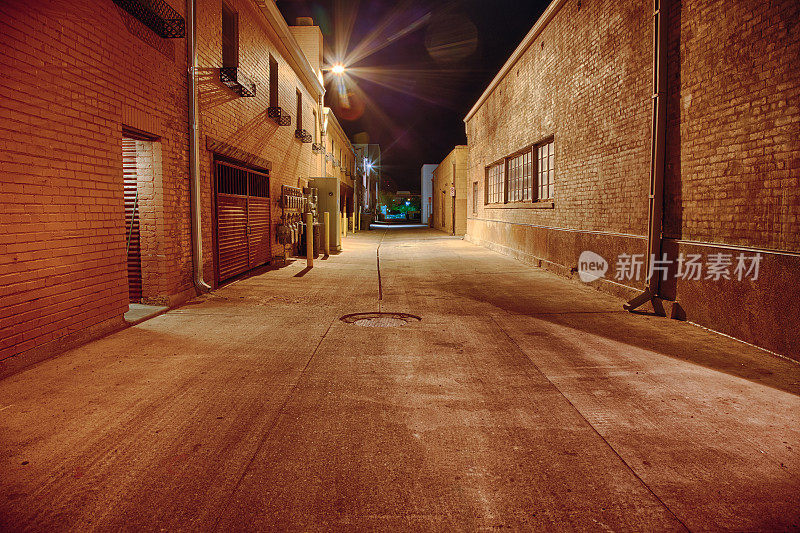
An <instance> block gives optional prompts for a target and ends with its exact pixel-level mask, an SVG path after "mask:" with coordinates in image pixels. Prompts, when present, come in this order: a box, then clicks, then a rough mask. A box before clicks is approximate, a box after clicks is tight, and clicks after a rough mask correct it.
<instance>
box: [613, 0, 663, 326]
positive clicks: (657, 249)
mask: <svg viewBox="0 0 800 533" xmlns="http://www.w3.org/2000/svg"><path fill="white" fill-rule="evenodd" d="M666 1H667V0H653V120H652V124H651V129H650V131H651V136H650V137H651V144H650V195H649V199H650V207H649V212H648V224H647V226H648V228H647V261H646V275H647V278H646V283H647V286H646V288H645V290H644V292H642V293H641V294H640V295H638V296H636V297H635V298H634V299H632V300H631V301H629V302H628V303H626V304H625V305H623V308H624V309H626V310H628V311H633V310H634V309H636V308H637V307H639V306H641V305H643V304H644V303H646V302H648V301H652V302H653V307H654V308H655V309H656V312H657V313H658V314H663V310H662V309H661V304H660V302H659V301H656V298H658V296H659V289H660V276H659V275H656V273H655V272H651V264H652V261H653V260H654V259H661V253H662V252H661V232H662V224H663V210H664V160H665V155H664V144H665V139H664V137H665V132H666V125H667V114H666V109H667V68H666V67H667V32H666V21H665V18H666V8H665V6H664V4H665V3H666Z"/></svg>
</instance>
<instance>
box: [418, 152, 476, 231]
mask: <svg viewBox="0 0 800 533" xmlns="http://www.w3.org/2000/svg"><path fill="white" fill-rule="evenodd" d="M468 151H469V150H468V149H467V147H466V146H463V145H461V146H456V147H455V148H453V150H452V151H451V152H450V153H449V154H447V157H445V158H444V160H443V161H442V162H441V163H439V164H438V165H437V166H436V168H435V169H433V186H432V192H431V196H432V198H433V201H432V204H431V216H432V223H431V227H432V228H435V229H438V230H441V231H444V232H446V233H449V234H451V235H464V233H465V232H466V229H467V153H468ZM423 201H424V198H423ZM453 228H455V230H454V229H453Z"/></svg>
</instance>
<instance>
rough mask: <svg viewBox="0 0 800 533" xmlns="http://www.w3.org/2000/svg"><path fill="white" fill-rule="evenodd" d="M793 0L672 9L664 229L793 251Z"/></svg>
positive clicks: (798, 174) (798, 184) (797, 122)
mask: <svg viewBox="0 0 800 533" xmlns="http://www.w3.org/2000/svg"><path fill="white" fill-rule="evenodd" d="M798 21H800V2H797V1H794V0H783V1H775V2H760V1H755V0H752V1H740V2H724V1H720V0H717V1H713V2H696V1H695V2H680V1H676V2H674V4H673V5H672V7H671V13H670V44H669V55H668V58H669V65H668V70H669V84H670V85H669V99H668V117H669V126H668V138H667V168H666V176H665V190H666V201H665V208H666V209H665V219H666V224H665V234H666V235H668V236H670V237H674V238H682V239H685V240H694V241H710V242H717V243H727V244H735V245H744V246H755V247H763V248H775V249H782V250H793V251H798V250H800V231H798V227H800V22H798Z"/></svg>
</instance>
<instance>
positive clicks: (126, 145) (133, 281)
mask: <svg viewBox="0 0 800 533" xmlns="http://www.w3.org/2000/svg"><path fill="white" fill-rule="evenodd" d="M122 179H123V183H124V187H125V247H126V249H127V253H128V259H127V264H128V295H129V298H130V301H131V302H139V301H141V299H142V251H141V245H140V239H139V207H140V206H139V192H138V191H139V187H138V184H137V181H138V175H137V168H136V139H131V138H129V137H123V138H122Z"/></svg>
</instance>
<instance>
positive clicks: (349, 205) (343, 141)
mask: <svg viewBox="0 0 800 533" xmlns="http://www.w3.org/2000/svg"><path fill="white" fill-rule="evenodd" d="M323 114H324V117H325V119H324V125H325V173H324V174H323V176H326V177H333V178H337V179H338V180H339V198H340V203H339V207H340V214H341V216H342V217H346V218H347V220H348V228H349V229H350V230H351V231H352V229H353V228H352V225H353V214H355V213H356V212H357V211H358V205H357V200H356V187H355V185H356V183H355V179H354V176H355V173H356V170H355V159H356V155H355V150H354V149H353V145H352V144H351V143H350V140H349V139H348V138H347V134H346V133H345V132H344V130H343V129H342V126H341V124H339V120H338V119H337V118H336V115H334V114H333V110H332V109H330V108H328V107H326V108H324V109H323Z"/></svg>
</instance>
